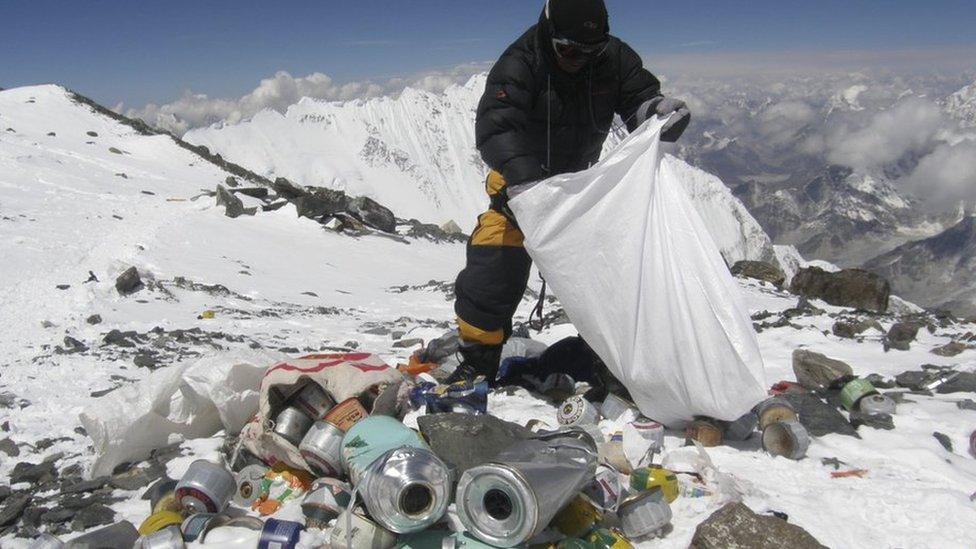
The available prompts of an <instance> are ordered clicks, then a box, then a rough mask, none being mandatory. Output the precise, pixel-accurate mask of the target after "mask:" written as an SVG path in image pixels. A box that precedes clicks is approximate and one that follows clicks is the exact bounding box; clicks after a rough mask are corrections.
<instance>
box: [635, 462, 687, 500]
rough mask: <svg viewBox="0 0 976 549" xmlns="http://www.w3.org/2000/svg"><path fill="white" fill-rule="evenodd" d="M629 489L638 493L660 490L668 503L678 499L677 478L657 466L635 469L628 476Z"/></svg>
mask: <svg viewBox="0 0 976 549" xmlns="http://www.w3.org/2000/svg"><path fill="white" fill-rule="evenodd" d="M630 487H631V488H632V489H634V490H636V491H638V492H645V491H648V490H655V489H660V490H661V495H662V496H663V497H664V499H665V501H667V502H668V503H671V502H672V501H674V500H676V499H678V493H679V486H678V476H677V475H675V474H674V473H672V472H671V471H669V470H667V469H665V468H663V467H661V466H659V465H651V466H650V467H640V468H638V469H635V470H634V472H633V473H631V474H630Z"/></svg>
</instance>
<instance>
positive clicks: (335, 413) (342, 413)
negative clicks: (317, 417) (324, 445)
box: [323, 398, 369, 433]
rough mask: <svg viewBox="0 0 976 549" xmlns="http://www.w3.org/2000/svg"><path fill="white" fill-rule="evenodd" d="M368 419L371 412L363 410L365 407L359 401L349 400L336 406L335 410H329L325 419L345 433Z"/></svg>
mask: <svg viewBox="0 0 976 549" xmlns="http://www.w3.org/2000/svg"><path fill="white" fill-rule="evenodd" d="M367 417H369V412H367V411H366V408H363V405H362V404H361V403H360V402H359V400H358V399H356V398H347V399H346V400H343V401H342V402H340V403H339V404H336V405H335V408H332V409H331V410H329V413H328V414H325V417H324V418H323V419H325V421H327V422H329V423H331V424H333V425H335V426H336V427H338V428H339V430H340V431H342V432H343V433H345V432H346V431H348V430H349V429H350V428H351V427H352V426H353V425H355V424H356V423H358V422H359V421H360V420H362V419H365V418H367Z"/></svg>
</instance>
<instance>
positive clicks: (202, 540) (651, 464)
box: [39, 332, 943, 549]
mask: <svg viewBox="0 0 976 549" xmlns="http://www.w3.org/2000/svg"><path fill="white" fill-rule="evenodd" d="M456 345H457V335H456V332H449V333H448V334H445V335H444V336H443V337H441V338H438V339H435V340H433V341H431V342H429V344H428V345H426V348H424V349H421V350H419V351H417V352H416V353H414V355H413V356H412V357H411V359H410V361H409V363H408V364H401V365H400V366H399V367H396V368H395V367H392V366H389V365H387V364H385V363H384V362H383V361H382V360H381V359H379V358H378V357H377V356H376V355H372V354H369V353H365V352H362V353H336V354H314V355H308V356H304V357H301V358H299V359H288V360H285V361H281V362H278V363H275V364H273V365H271V366H269V367H266V368H261V369H260V372H261V374H260V375H259V376H255V375H254V372H250V373H249V376H248V377H249V378H250V379H251V380H252V381H255V380H259V381H257V383H256V384H255V386H254V387H252V388H251V390H250V392H251V393H254V395H253V396H255V397H256V398H254V399H248V398H240V399H237V400H233V399H226V398H225V399H224V401H229V400H233V401H234V402H235V406H236V407H237V408H241V407H247V406H248V403H250V405H251V406H252V412H253V411H255V409H256V413H255V414H254V416H253V417H251V418H250V420H249V421H246V422H244V424H243V427H241V428H238V429H227V423H224V428H225V436H226V437H227V440H228V441H230V443H231V444H230V446H231V447H232V451H230V452H229V453H228V455H226V456H224V459H223V460H222V461H221V462H220V463H218V462H213V461H207V460H197V461H195V462H193V463H192V464H191V465H190V466H189V468H188V469H187V470H186V472H185V474H184V475H183V476H182V478H179V479H169V478H165V477H164V478H163V479H160V480H159V481H157V482H156V483H155V484H154V485H153V486H151V487H150V489H149V490H148V492H147V495H146V499H148V500H149V502H148V505H147V508H146V518H145V520H144V521H143V522H142V524H141V525H139V526H138V527H136V526H135V525H133V524H130V523H128V522H121V523H118V524H115V525H112V526H108V527H105V528H103V529H101V530H96V531H94V532H90V533H88V534H86V535H85V536H83V537H82V538H78V540H73V543H78V542H79V541H82V542H86V543H92V544H94V545H95V546H113V547H128V546H135V547H167V548H170V547H184V546H185V545H186V544H188V543H194V544H196V545H202V546H207V547H210V546H226V547H231V546H234V547H240V546H243V547H255V546H257V547H297V546H299V542H300V540H303V541H302V542H301V546H303V547H334V548H339V547H351V548H356V549H390V548H393V547H402V548H426V547H448V546H451V547H457V546H480V547H549V548H555V549H559V548H577V547H580V548H597V547H598V548H606V549H609V548H611V547H612V548H614V549H624V548H627V547H630V546H631V544H632V543H637V542H641V541H646V540H650V539H654V538H655V537H659V536H667V535H668V533H669V532H670V531H671V525H670V522H671V520H672V510H671V507H670V504H671V503H672V502H674V501H675V500H676V499H677V498H711V501H713V502H715V503H718V504H719V505H725V504H730V505H731V504H733V503H736V502H739V501H741V499H742V496H743V493H744V491H743V489H742V488H741V487H740V486H739V483H738V481H737V480H736V479H735V478H734V477H733V476H732V475H730V474H728V473H724V472H722V471H719V470H718V469H717V468H716V467H715V466H714V465H713V464H712V462H711V460H710V458H709V456H708V453H707V450H706V448H709V447H713V446H717V445H720V444H723V443H726V442H729V441H743V440H747V439H750V438H752V437H754V436H758V437H759V438H760V440H761V443H762V448H763V449H764V450H765V451H766V452H768V453H769V454H772V455H776V456H783V457H785V458H788V459H793V460H799V459H803V458H804V456H805V454H806V450H807V447H808V446H809V444H810V440H811V437H812V436H818V435H819V434H822V433H820V431H818V430H817V426H816V424H815V422H816V421H818V418H819V417H820V416H823V413H824V411H823V410H822V409H818V410H815V411H814V412H810V409H809V408H808V405H809V403H808V402H807V400H813V401H816V402H817V403H818V404H819V406H821V407H822V408H827V409H828V412H830V413H833V414H837V415H838V416H840V412H839V411H838V407H840V408H844V409H846V410H847V411H849V412H850V417H851V421H855V420H860V421H864V418H865V417H870V418H873V419H872V421H878V420H879V419H880V420H882V421H883V419H884V417H885V416H886V415H888V414H892V413H894V411H895V408H896V405H895V402H894V401H893V400H892V399H891V398H889V397H888V396H886V395H883V394H881V393H879V392H878V391H877V390H876V389H875V388H874V387H873V386H872V385H871V383H870V382H869V381H868V380H866V379H862V378H856V377H853V376H850V375H847V373H846V372H845V370H844V369H843V368H841V367H838V366H836V364H834V363H832V362H831V361H830V359H826V360H823V359H825V358H826V357H822V356H819V355H815V354H811V353H808V352H806V351H797V355H796V356H795V357H794V370H795V371H796V373H797V379H798V380H800V382H801V383H802V385H801V383H795V382H780V383H778V384H776V385H775V386H774V387H773V389H772V390H771V391H770V394H771V396H769V398H767V399H766V400H764V401H762V402H760V403H759V404H758V405H757V406H756V407H755V408H754V409H753V410H752V411H750V412H749V413H747V414H745V415H744V416H742V417H741V418H739V419H737V420H735V421H721V420H715V419H711V418H706V417H697V418H695V419H694V420H692V421H689V422H687V423H686V425H685V426H684V437H685V440H686V447H685V448H680V449H674V448H672V449H671V451H665V446H664V437H665V432H666V431H668V432H669V434H670V435H675V434H676V433H675V432H674V430H673V429H670V428H671V427H674V426H669V427H665V426H664V425H662V424H661V423H659V422H657V421H655V420H654V419H652V418H648V417H645V416H643V415H642V414H641V413H640V411H639V410H638V408H637V406H635V405H634V404H633V403H632V402H631V401H630V400H629V396H628V394H627V391H626V389H625V388H623V387H622V386H620V385H619V384H617V385H615V384H613V383H606V382H605V381H606V380H607V379H609V378H610V377H612V376H606V374H605V370H606V367H605V366H602V365H601V363H600V361H599V359H598V358H595V355H594V354H592V351H589V350H588V348H587V347H586V346H585V343H583V342H582V340H581V339H580V338H579V337H572V338H566V339H564V340H562V341H559V342H557V343H555V344H553V345H552V346H549V347H547V346H545V345H544V344H542V343H540V342H538V341H534V340H531V339H527V338H519V337H514V338H512V339H511V340H510V341H509V344H508V346H507V347H506V355H507V356H506V357H505V358H504V360H503V363H502V368H501V372H500V377H499V380H498V381H497V382H496V383H495V384H494V386H495V387H496V388H494V389H492V388H489V383H488V382H487V380H485V379H483V378H477V379H475V380H473V381H466V382H459V383H454V384H450V385H448V384H444V383H441V382H440V381H438V380H439V379H444V377H445V376H446V375H447V374H449V373H450V370H451V368H452V366H453V365H454V363H455V362H454V361H455V360H456V359H455V358H454V357H453V355H454V350H456ZM835 362H836V361H835ZM841 364H842V363H841ZM236 371H237V372H238V373H237V375H238V376H240V375H241V373H240V372H241V367H240V365H238V366H237V370H236ZM184 374H185V373H184ZM193 377H196V378H198V379H199V378H201V377H206V376H201V375H200V374H199V373H196V374H194V376H193ZM577 378H584V379H582V380H581V379H577ZM210 379H211V380H212V382H213V383H215V384H221V383H226V380H224V379H221V378H220V376H210ZM941 379H942V378H940V380H941ZM939 382H943V381H939V380H933V383H939ZM523 388H524V389H528V390H530V391H531V392H532V393H533V394H536V395H539V396H540V398H543V399H545V400H547V401H549V402H551V403H553V404H556V405H557V406H556V414H555V416H554V417H548V418H545V417H542V418H534V419H531V420H529V421H528V422H527V424H525V425H518V424H514V423H511V422H507V421H503V420H501V419H499V418H497V417H494V416H492V415H490V414H488V413H487V412H488V410H489V406H488V403H489V400H490V399H492V398H497V395H499V394H503V393H505V392H511V391H513V390H520V389H523ZM197 389H198V391H200V392H204V391H203V389H201V388H200V387H199V386H198V387H197ZM142 390H143V391H144V390H145V388H143V389H142ZM244 392H245V393H246V392H249V391H244ZM797 397H802V398H800V399H799V400H798V399H797ZM119 398H122V397H119ZM805 399H806V400H805ZM830 402H833V403H834V404H833V405H831V404H830ZM107 404H108V406H112V403H107ZM221 407H222V406H218V408H221ZM137 411H138V410H136V412H137ZM238 411H240V410H238ZM798 411H799V412H800V413H798ZM224 415H225V416H226V414H224ZM841 420H842V421H844V420H843V418H841ZM112 421H116V422H118V421H119V420H118V418H115V419H113V420H112ZM129 421H130V422H134V423H136V424H141V425H143V428H145V426H146V425H148V424H147V423H145V422H144V421H140V418H139V417H138V414H135V415H133V414H132V413H130V414H129ZM234 421H236V420H234V419H233V418H232V419H231V421H230V422H229V423H233V422H234ZM808 421H813V422H814V423H813V424H811V423H808ZM97 423H98V422H97V421H96V420H95V418H94V415H93V413H92V414H90V415H89V417H88V418H87V424H88V425H89V426H92V427H94V426H96V424H97ZM238 423H240V422H239V421H238ZM408 425H416V429H415V428H411V427H410V426H408ZM114 427H115V428H116V429H117V430H118V432H128V431H126V426H122V425H115V426H114ZM808 427H810V428H809V429H808ZM95 431H96V432H97V429H95ZM852 431H854V434H853V436H857V434H856V430H854V429H852ZM96 436H98V435H96ZM733 444H734V442H733ZM110 447H111V445H109V446H104V445H102V446H101V449H102V450H105V449H107V448H110ZM109 453H112V452H109ZM114 455H116V461H117V460H118V459H121V458H119V457H118V456H122V455H128V456H129V457H131V455H130V454H125V453H120V452H117V451H116V452H114ZM99 465H100V466H107V467H111V466H113V465H114V462H108V463H100V464H99ZM296 508H300V510H301V513H300V516H296V513H294V512H288V511H289V510H290V511H294V510H295V509H296ZM723 509H725V508H724V507H723ZM716 514H718V512H717V513H716ZM760 518H763V517H760ZM706 523H707V521H706ZM784 526H789V527H790V528H795V529H796V530H799V531H801V532H803V531H802V529H799V528H797V527H796V526H793V525H787V524H785V523H784ZM702 528H705V525H704V524H703V525H702V526H701V527H699V530H702ZM702 535H704V534H702ZM803 535H805V536H809V534H806V533H805V532H803ZM811 539H812V538H811ZM40 541H43V542H44V543H46V545H39V546H43V547H59V546H61V545H59V544H60V542H59V541H58V540H57V539H56V538H54V537H53V536H51V535H49V534H46V535H45V536H44V537H43V538H41V540H39V542H40Z"/></svg>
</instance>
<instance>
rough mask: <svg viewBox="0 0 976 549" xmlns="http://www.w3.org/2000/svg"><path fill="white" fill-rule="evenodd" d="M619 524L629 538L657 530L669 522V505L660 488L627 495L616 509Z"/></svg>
mask: <svg viewBox="0 0 976 549" xmlns="http://www.w3.org/2000/svg"><path fill="white" fill-rule="evenodd" d="M617 516H618V517H620V525H621V527H622V528H623V531H624V534H626V535H627V537H628V538H630V539H636V538H642V537H644V536H647V535H650V534H654V533H655V532H659V531H660V530H661V529H662V528H664V527H665V526H667V525H668V523H669V522H671V506H670V505H668V502H667V501H665V500H664V497H663V496H662V494H661V490H660V489H652V490H648V491H646V492H640V493H637V494H634V495H631V496H629V497H628V498H627V499H625V500H623V501H622V502H621V503H620V508H619V509H617Z"/></svg>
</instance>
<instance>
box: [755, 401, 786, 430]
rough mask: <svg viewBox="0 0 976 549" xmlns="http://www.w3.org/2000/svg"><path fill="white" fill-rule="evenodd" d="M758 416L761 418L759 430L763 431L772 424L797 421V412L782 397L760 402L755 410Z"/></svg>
mask: <svg viewBox="0 0 976 549" xmlns="http://www.w3.org/2000/svg"><path fill="white" fill-rule="evenodd" d="M755 411H756V415H757V416H759V430H760V431H763V430H765V429H766V427H768V426H769V425H770V424H773V423H776V422H777V421H791V420H795V419H796V410H794V409H793V405H792V404H790V402H789V401H788V400H786V399H785V398H781V397H772V398H767V399H766V400H764V401H762V402H760V403H759V404H757V405H756V408H755Z"/></svg>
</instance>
